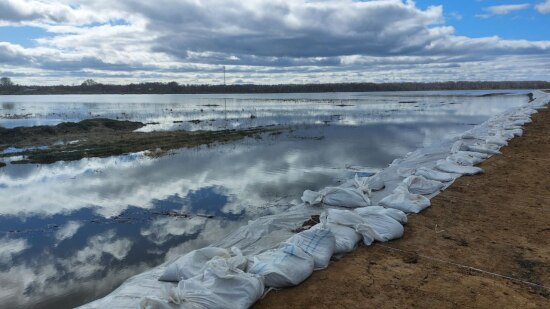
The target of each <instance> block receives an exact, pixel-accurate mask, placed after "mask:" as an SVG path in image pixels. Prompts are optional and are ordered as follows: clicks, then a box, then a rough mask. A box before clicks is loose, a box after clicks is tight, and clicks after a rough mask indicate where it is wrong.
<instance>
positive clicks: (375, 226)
mask: <svg viewBox="0 0 550 309" xmlns="http://www.w3.org/2000/svg"><path fill="white" fill-rule="evenodd" d="M363 218H364V220H365V223H364V224H360V225H359V226H357V232H358V233H360V234H361V235H364V234H370V236H371V237H364V238H363V240H364V242H365V245H370V243H372V241H371V239H374V240H376V241H380V242H386V241H389V240H392V239H397V238H401V237H402V236H403V231H404V229H403V225H401V223H399V222H398V221H397V220H395V219H393V218H392V217H390V216H387V215H384V214H367V215H365V216H363ZM368 242H370V243H368Z"/></svg>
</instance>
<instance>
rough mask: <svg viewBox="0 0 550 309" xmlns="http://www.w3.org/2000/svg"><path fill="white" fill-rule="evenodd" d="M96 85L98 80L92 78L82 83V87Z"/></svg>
mask: <svg viewBox="0 0 550 309" xmlns="http://www.w3.org/2000/svg"><path fill="white" fill-rule="evenodd" d="M97 85H98V82H96V81H95V80H93V79H87V80H85V81H84V82H83V83H82V86H83V87H91V86H97Z"/></svg>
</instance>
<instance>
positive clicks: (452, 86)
mask: <svg viewBox="0 0 550 309" xmlns="http://www.w3.org/2000/svg"><path fill="white" fill-rule="evenodd" d="M489 89H550V82H547V81H448V82H427V83H421V82H404V83H328V84H278V85H256V84H232V85H211V84H202V85H196V84H192V85H190V84H179V83H177V82H168V83H160V82H149V83H140V84H127V85H113V84H102V83H98V82H96V81H94V80H92V79H88V80H86V81H84V82H83V83H82V84H80V85H76V86H67V85H56V86H25V85H18V84H15V83H14V82H13V81H12V80H11V79H10V78H7V77H3V78H1V79H0V94H2V95H7V94H11V95H23V94H202V93H204V94H207V93H212V94H215V93H297V92H370V91H428V90H489Z"/></svg>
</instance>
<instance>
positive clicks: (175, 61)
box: [0, 0, 548, 84]
mask: <svg viewBox="0 0 550 309" xmlns="http://www.w3.org/2000/svg"><path fill="white" fill-rule="evenodd" d="M0 6H1V8H0V12H1V13H0V24H3V25H5V26H10V27H16V26H20V25H32V26H34V27H41V28H44V29H45V30H46V31H47V32H48V36H47V37H42V38H38V39H36V40H35V41H36V44H37V46H36V47H33V48H23V47H22V46H19V45H16V44H13V43H9V42H2V43H0V73H1V72H2V71H3V72H13V73H14V74H19V75H20V76H27V77H24V78H22V80H21V81H17V82H27V83H32V82H37V83H51V84H58V83H60V82H69V83H73V82H79V81H81V80H83V79H86V78H97V79H100V80H101V81H102V82H115V83H126V82H141V81H153V80H161V81H162V80H178V81H182V82H184V83H219V82H221V75H220V74H219V72H221V66H222V65H226V66H227V68H228V72H231V74H230V76H229V78H230V80H229V81H230V82H234V81H240V82H244V83H273V82H274V83H279V82H289V81H290V82H318V81H322V80H328V81H332V82H335V81H343V80H349V76H350V75H352V74H354V73H356V72H365V71H367V70H375V71H378V72H382V69H387V68H388V67H385V66H383V64H385V63H391V62H399V61H401V60H402V59H404V58H408V60H407V61H409V62H410V65H413V66H414V65H416V68H417V73H416V75H417V76H420V75H421V74H423V73H425V72H424V71H423V66H425V65H427V64H429V63H433V62H432V61H435V62H436V63H437V66H439V67H441V66H442V65H446V66H456V65H457V64H459V63H460V64H466V63H469V62H474V61H484V60H487V59H495V57H509V56H516V55H533V54H538V55H546V56H548V41H541V42H533V41H510V40H504V39H501V38H498V37H487V38H475V39H474V38H469V37H463V36H457V35H456V34H455V30H454V28H453V27H450V26H448V25H446V24H445V16H448V18H454V19H460V18H461V16H460V15H457V14H455V13H450V14H447V15H445V14H444V11H443V7H442V6H430V7H428V8H426V9H421V8H418V7H417V6H416V5H415V3H414V1H400V0H378V1H352V0H341V1H336V0H313V1H306V0H276V1H268V0H223V1H222V0H204V1H193V0H182V1H173V0H157V1H154V2H147V1H138V0H120V1H116V2H115V1H107V0H87V1H84V0H50V1H36V0H9V1H5V2H2V4H0ZM528 6H529V4H518V5H501V6H493V7H489V8H487V9H486V10H487V14H485V15H486V16H487V17H488V16H490V15H494V14H506V13H510V12H512V11H515V10H519V9H524V8H527V7H528ZM543 6H544V4H540V5H539V6H537V9H539V7H540V8H542V10H544V7H543ZM2 9H3V10H2ZM6 12H9V13H6ZM459 57H460V58H462V59H461V60H459V59H458V58H459ZM367 58H369V59H371V60H372V61H370V60H369V61H367V62H368V64H369V65H368V66H367V62H366V61H363V60H364V59H367ZM353 59H362V60H361V61H353ZM373 59H375V60H373ZM544 59H546V58H544ZM447 60H448V62H445V61H447ZM544 61H548V60H544ZM545 63H546V62H545ZM372 65H375V66H376V65H377V66H376V67H373V66H372ZM487 67H488V68H489V69H490V67H489V66H487ZM392 70H393V71H392V72H388V75H389V76H390V75H391V76H395V77H398V76H404V77H405V75H406V74H401V72H402V71H400V68H399V67H394V68H392ZM344 72H347V73H348V76H347V77H346V76H344ZM411 72H412V71H411ZM327 73H329V74H328V75H327ZM274 74H276V75H274ZM380 74H381V73H380ZM492 75H493V74H491V73H490V71H487V76H492ZM356 76H360V75H356ZM370 76H371V77H370V78H368V79H367V80H365V77H361V78H359V77H358V81H374V80H385V79H387V78H386V77H381V76H380V77H378V76H376V77H375V76H373V75H370ZM453 76H454V74H451V75H449V76H448V77H447V79H449V78H452V77H453ZM427 77H429V76H427ZM75 78H78V79H80V80H76V81H75ZM439 78H440V77H439V76H438V77H437V79H435V77H434V80H438V79H439ZM403 79H405V78H403Z"/></svg>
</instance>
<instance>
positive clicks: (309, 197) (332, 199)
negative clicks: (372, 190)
mask: <svg viewBox="0 0 550 309" xmlns="http://www.w3.org/2000/svg"><path fill="white" fill-rule="evenodd" d="M302 201H303V202H305V203H309V204H310V205H317V204H320V203H323V204H325V205H329V206H338V207H347V208H356V207H365V206H369V205H370V200H369V198H368V197H367V196H365V194H363V191H362V190H360V189H357V188H341V187H327V188H324V189H323V190H321V191H319V192H315V191H311V190H306V191H304V194H303V195H302Z"/></svg>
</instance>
